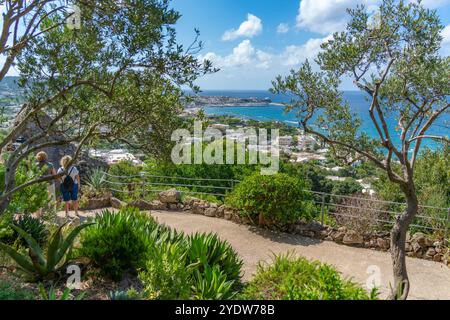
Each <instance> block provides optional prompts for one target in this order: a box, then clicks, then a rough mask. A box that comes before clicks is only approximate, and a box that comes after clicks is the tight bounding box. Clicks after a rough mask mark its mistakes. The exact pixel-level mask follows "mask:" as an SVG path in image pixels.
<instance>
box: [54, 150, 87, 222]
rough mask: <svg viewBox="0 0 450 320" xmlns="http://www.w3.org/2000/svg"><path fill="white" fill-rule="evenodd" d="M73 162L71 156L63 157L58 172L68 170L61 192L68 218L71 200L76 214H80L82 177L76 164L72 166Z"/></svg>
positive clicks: (62, 180) (63, 179) (63, 178)
mask: <svg viewBox="0 0 450 320" xmlns="http://www.w3.org/2000/svg"><path fill="white" fill-rule="evenodd" d="M71 162H72V157H71V156H65V157H63V158H62V159H61V162H60V165H61V168H59V170H58V174H60V173H63V172H67V175H65V176H62V178H61V186H60V189H61V193H62V196H63V200H64V203H65V210H66V218H68V217H69V210H70V202H72V207H73V210H74V211H75V215H76V216H77V217H79V215H78V193H79V192H80V187H81V179H80V173H79V171H78V169H77V168H76V167H75V166H70V167H69V163H71Z"/></svg>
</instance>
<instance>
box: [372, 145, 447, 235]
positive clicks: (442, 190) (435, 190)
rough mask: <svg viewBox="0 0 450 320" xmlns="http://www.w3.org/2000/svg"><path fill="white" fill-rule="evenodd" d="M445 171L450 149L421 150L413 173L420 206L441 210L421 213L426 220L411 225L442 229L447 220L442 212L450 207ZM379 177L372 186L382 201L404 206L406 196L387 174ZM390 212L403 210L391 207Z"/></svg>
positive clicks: (399, 206)
mask: <svg viewBox="0 0 450 320" xmlns="http://www.w3.org/2000/svg"><path fill="white" fill-rule="evenodd" d="M448 168H450V146H448V145H447V146H444V148H442V149H440V150H435V151H432V150H429V149H424V150H423V152H422V153H421V154H420V157H419V158H418V159H417V162H416V166H415V170H414V183H415V187H416V192H417V197H418V199H419V204H420V205H422V206H431V207H437V208H443V209H432V208H427V209H426V210H425V209H424V210H423V212H419V213H420V215H421V216H425V218H423V219H421V218H416V220H415V221H414V224H418V225H423V226H427V227H432V228H439V229H445V227H446V226H445V223H444V221H445V219H446V218H447V210H445V208H448V207H450V170H449V169H448ZM378 177H379V179H377V180H376V181H375V182H374V184H373V186H374V189H375V191H376V192H377V195H378V196H379V197H380V198H381V199H382V200H386V201H393V202H400V203H404V202H405V196H404V194H403V192H402V191H401V189H400V187H399V186H398V185H397V184H395V183H393V182H391V181H390V180H389V178H388V177H387V175H386V174H383V173H379V174H378ZM390 209H391V210H395V211H402V210H404V206H401V205H394V204H393V205H391V206H390ZM430 218H433V219H435V220H432V219H430ZM440 219H444V220H440ZM420 231H422V232H423V231H424V230H423V229H422V230H420Z"/></svg>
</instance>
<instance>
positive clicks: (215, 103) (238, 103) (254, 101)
mask: <svg viewBox="0 0 450 320" xmlns="http://www.w3.org/2000/svg"><path fill="white" fill-rule="evenodd" d="M271 103H272V100H271V99H269V98H257V97H248V98H247V97H246V98H237V97H226V96H191V97H189V99H187V100H185V103H184V106H185V108H186V109H192V108H203V107H229V106H233V107H250V106H263V105H270V104H271Z"/></svg>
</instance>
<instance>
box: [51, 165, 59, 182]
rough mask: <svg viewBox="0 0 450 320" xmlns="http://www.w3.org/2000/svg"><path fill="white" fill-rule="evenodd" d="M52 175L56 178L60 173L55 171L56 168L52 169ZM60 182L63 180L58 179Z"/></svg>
mask: <svg viewBox="0 0 450 320" xmlns="http://www.w3.org/2000/svg"><path fill="white" fill-rule="evenodd" d="M50 174H51V175H52V176H56V175H57V174H58V173H57V172H56V169H55V168H52V169H51V172H50ZM58 180H61V179H58Z"/></svg>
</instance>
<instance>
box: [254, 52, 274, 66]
mask: <svg viewBox="0 0 450 320" xmlns="http://www.w3.org/2000/svg"><path fill="white" fill-rule="evenodd" d="M256 57H257V59H258V61H259V63H258V64H257V65H256V67H258V68H261V69H269V68H270V65H271V64H272V60H273V56H272V55H271V54H270V53H267V52H264V51H261V50H258V51H256Z"/></svg>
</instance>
